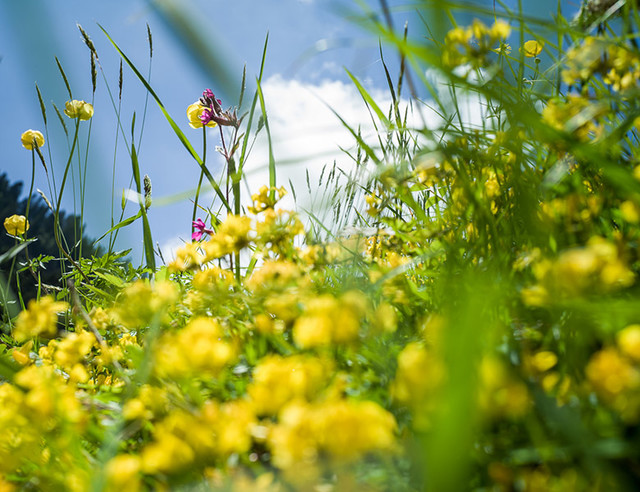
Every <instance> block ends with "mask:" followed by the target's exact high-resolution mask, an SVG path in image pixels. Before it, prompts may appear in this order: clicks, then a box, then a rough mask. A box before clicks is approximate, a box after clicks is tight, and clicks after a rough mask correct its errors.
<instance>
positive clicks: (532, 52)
mask: <svg viewBox="0 0 640 492" xmlns="http://www.w3.org/2000/svg"><path fill="white" fill-rule="evenodd" d="M543 46H544V43H543V42H541V41H536V40H535V39H530V40H529V41H527V42H525V43H524V46H523V48H522V51H523V52H524V56H526V57H527V58H535V57H536V56H538V55H539V54H540V53H542V47H543Z"/></svg>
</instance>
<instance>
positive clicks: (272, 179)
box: [256, 79, 276, 200]
mask: <svg viewBox="0 0 640 492" xmlns="http://www.w3.org/2000/svg"><path fill="white" fill-rule="evenodd" d="M256 84H257V91H258V98H259V99H260V109H261V111H262V118H263V121H264V128H265V130H266V131H267V140H268V143H269V186H270V187H271V188H275V186H276V160H275V158H274V157H273V144H272V142H271V130H270V129H269V119H268V117H267V109H266V107H265V104H264V94H263V93H262V86H261V85H260V80H258V79H256ZM269 198H270V199H271V200H273V199H274V198H275V190H273V189H272V190H271V191H270V192H269Z"/></svg>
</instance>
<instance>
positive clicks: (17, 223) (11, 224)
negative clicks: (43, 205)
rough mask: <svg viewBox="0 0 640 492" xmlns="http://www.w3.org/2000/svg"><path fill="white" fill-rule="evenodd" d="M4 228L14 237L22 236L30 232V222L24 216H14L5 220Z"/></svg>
mask: <svg viewBox="0 0 640 492" xmlns="http://www.w3.org/2000/svg"><path fill="white" fill-rule="evenodd" d="M4 228H5V229H6V231H7V232H8V233H9V234H11V235H12V236H21V235H22V234H24V233H25V232H27V231H28V230H29V221H28V220H27V218H26V217H25V216H24V215H16V214H14V215H12V216H11V217H7V218H6V219H4Z"/></svg>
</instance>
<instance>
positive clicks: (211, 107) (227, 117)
mask: <svg viewBox="0 0 640 492" xmlns="http://www.w3.org/2000/svg"><path fill="white" fill-rule="evenodd" d="M199 102H200V105H201V106H202V107H204V108H205V109H203V110H202V113H201V114H200V121H201V122H202V124H203V125H207V124H208V123H209V122H211V121H213V122H215V123H217V124H218V125H223V126H233V127H236V128H237V127H238V125H239V124H240V122H239V120H238V116H237V114H236V110H235V109H234V110H231V108H229V109H227V110H226V111H224V110H223V109H222V101H221V100H220V99H217V98H216V96H215V95H214V93H213V91H212V90H211V89H205V90H204V91H203V92H202V97H201V98H200V101H199Z"/></svg>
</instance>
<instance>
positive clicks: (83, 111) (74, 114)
mask: <svg viewBox="0 0 640 492" xmlns="http://www.w3.org/2000/svg"><path fill="white" fill-rule="evenodd" d="M64 114H66V115H67V116H68V117H69V118H78V119H80V120H88V119H91V117H92V116H93V106H92V105H91V104H89V103H88V102H84V101H77V100H76V99H74V100H73V101H67V102H66V103H65V105H64Z"/></svg>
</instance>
